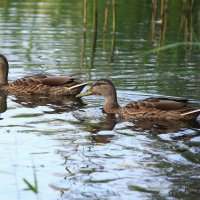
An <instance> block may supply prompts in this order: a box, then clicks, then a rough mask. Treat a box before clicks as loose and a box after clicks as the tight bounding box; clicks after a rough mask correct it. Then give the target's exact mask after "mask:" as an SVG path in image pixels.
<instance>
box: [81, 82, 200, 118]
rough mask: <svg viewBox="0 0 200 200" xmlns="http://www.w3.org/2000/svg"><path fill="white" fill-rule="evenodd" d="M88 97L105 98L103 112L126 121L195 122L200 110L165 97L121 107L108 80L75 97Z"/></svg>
mask: <svg viewBox="0 0 200 200" xmlns="http://www.w3.org/2000/svg"><path fill="white" fill-rule="evenodd" d="M88 95H101V96H103V97H104V98H105V102H104V106H103V112H104V113H106V114H118V115H119V116H120V117H122V118H125V119H128V120H167V121H170V120H174V121H177V120H181V121H191V120H196V118H197V117H198V115H199V114H200V109H196V108H194V107H192V106H191V105H190V104H189V102H188V100H185V99H173V98H167V97H166V98H165V97H152V98H146V99H142V100H139V101H134V102H131V103H129V104H127V105H126V106H123V107H121V106H120V105H119V103H118V100H117V92H116V89H115V86H114V84H113V83H112V82H111V81H110V80H108V79H99V80H97V81H96V82H95V83H94V84H93V85H92V86H91V87H90V88H89V89H88V90H87V91H86V92H83V93H80V94H79V95H77V97H78V98H81V97H83V96H88Z"/></svg>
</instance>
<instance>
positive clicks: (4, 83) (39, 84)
mask: <svg viewBox="0 0 200 200" xmlns="http://www.w3.org/2000/svg"><path fill="white" fill-rule="evenodd" d="M8 71H9V65H8V61H7V59H6V57H5V56H4V55H2V54H0V90H1V91H5V92H8V93H12V94H41V95H74V96H75V95H77V94H79V93H80V92H81V90H82V89H83V88H84V87H85V85H86V83H79V82H77V81H75V80H74V78H73V77H70V76H50V75H43V74H37V75H33V76H26V77H24V78H21V79H17V80H15V81H13V82H12V83H8Z"/></svg>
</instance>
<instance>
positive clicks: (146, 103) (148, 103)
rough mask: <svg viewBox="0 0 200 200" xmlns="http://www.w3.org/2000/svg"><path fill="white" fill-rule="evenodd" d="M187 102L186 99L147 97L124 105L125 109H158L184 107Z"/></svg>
mask: <svg viewBox="0 0 200 200" xmlns="http://www.w3.org/2000/svg"><path fill="white" fill-rule="evenodd" d="M187 104H188V102H187V100H175V99H168V98H148V99H144V100H140V101H135V102H132V103H129V104H127V105H126V106H125V108H127V109H131V108H134V109H144V108H156V109H159V110H166V111H167V110H178V109H182V108H185V107H186V105H187Z"/></svg>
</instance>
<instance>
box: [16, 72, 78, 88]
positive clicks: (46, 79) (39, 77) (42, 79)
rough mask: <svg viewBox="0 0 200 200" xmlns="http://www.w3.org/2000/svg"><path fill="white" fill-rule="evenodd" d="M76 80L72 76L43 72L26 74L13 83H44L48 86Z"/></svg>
mask: <svg viewBox="0 0 200 200" xmlns="http://www.w3.org/2000/svg"><path fill="white" fill-rule="evenodd" d="M73 81H74V78H73V77H70V76H48V75H43V74H36V75H33V76H25V77H24V78H21V79H17V80H15V81H14V82H12V84H13V85H28V84H43V85H48V86H51V87H53V86H61V85H64V84H70V83H72V82H73Z"/></svg>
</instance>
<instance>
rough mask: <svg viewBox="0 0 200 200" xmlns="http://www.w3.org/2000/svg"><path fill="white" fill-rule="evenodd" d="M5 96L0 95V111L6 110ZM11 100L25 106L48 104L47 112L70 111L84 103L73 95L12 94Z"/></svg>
mask: <svg viewBox="0 0 200 200" xmlns="http://www.w3.org/2000/svg"><path fill="white" fill-rule="evenodd" d="M7 96H8V94H5V93H4V94H3V93H2V94H1V95H0V113H4V112H6V110H7ZM12 101H13V102H15V103H17V104H20V105H22V106H23V107H26V108H36V107H38V106H48V107H49V108H50V109H51V111H45V112H46V113H48V114H55V113H56V114H58V113H64V112H71V111H74V110H77V109H80V108H81V107H82V106H84V105H85V103H83V101H82V100H81V99H79V98H76V97H74V96H53V95H52V96H42V95H19V96H13V98H12Z"/></svg>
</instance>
